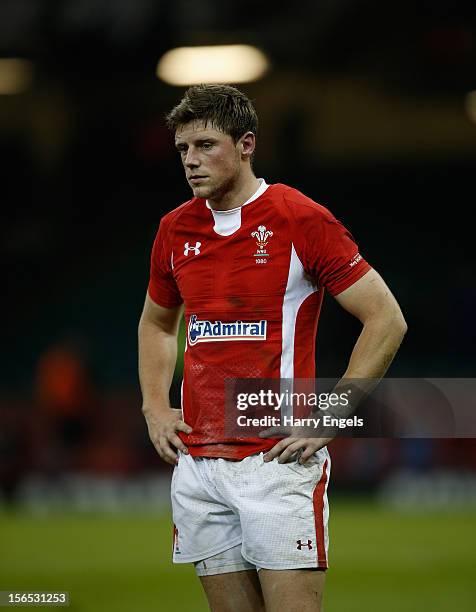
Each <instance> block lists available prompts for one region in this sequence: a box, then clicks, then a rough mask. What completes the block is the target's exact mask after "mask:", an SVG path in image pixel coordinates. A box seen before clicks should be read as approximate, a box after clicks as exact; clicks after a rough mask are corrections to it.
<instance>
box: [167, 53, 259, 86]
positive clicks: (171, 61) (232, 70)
mask: <svg viewBox="0 0 476 612" xmlns="http://www.w3.org/2000/svg"><path fill="white" fill-rule="evenodd" d="M268 68H269V61H268V59H267V57H266V55H265V54H264V53H263V52H262V51H260V49H257V48H256V47H251V46H250V45H215V46H205V47H177V48H176V49H171V50H170V51H167V53H165V55H163V56H162V58H161V59H160V61H159V63H158V65H157V76H158V77H159V78H160V79H162V80H163V81H165V82H166V83H168V84H169V85H195V84H198V83H230V82H232V83H246V82H249V81H255V80H256V79H259V78H260V77H261V76H263V75H264V74H265V72H266V71H267V70H268Z"/></svg>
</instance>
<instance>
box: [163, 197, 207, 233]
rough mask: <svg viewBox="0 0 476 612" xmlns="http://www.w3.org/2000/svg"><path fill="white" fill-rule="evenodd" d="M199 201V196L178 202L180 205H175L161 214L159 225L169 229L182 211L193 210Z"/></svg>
mask: <svg viewBox="0 0 476 612" xmlns="http://www.w3.org/2000/svg"><path fill="white" fill-rule="evenodd" d="M199 201H200V199H199V198H192V199H191V200H187V201H186V202H183V204H180V206H177V208H174V209H173V210H171V211H169V212H168V213H166V214H165V215H163V217H162V218H161V220H160V225H161V226H163V227H167V228H169V229H170V228H171V226H173V225H174V224H175V223H176V222H177V221H178V220H179V219H180V217H181V216H182V215H183V214H184V213H187V212H190V211H193V210H195V209H196V208H197V204H198V202H199Z"/></svg>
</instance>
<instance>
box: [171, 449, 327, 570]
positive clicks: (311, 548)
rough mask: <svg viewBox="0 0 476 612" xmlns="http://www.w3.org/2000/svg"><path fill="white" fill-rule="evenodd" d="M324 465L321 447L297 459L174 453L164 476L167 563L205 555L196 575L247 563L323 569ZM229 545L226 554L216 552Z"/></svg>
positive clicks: (324, 523) (244, 566) (325, 559)
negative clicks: (170, 534)
mask: <svg viewBox="0 0 476 612" xmlns="http://www.w3.org/2000/svg"><path fill="white" fill-rule="evenodd" d="M329 473H330V457H329V453H328V451H327V448H324V449H321V450H320V451H318V452H317V453H315V454H314V455H313V456H312V457H311V459H309V460H308V462H307V463H306V464H305V465H301V464H299V463H297V462H296V461H293V462H291V463H283V464H281V463H278V461H277V459H274V460H273V461H270V462H268V463H265V462H264V461H263V453H260V454H259V455H251V456H249V457H246V458H245V459H243V460H241V461H229V460H227V459H211V458H206V457H195V458H193V457H192V456H190V455H184V454H182V453H179V461H178V465H177V466H176V467H175V469H174V473H173V476H172V510H173V520H174V548H173V561H174V563H191V562H192V563H196V564H197V562H202V561H204V560H209V561H210V563H208V564H206V567H205V568H203V567H202V565H203V564H201V563H200V564H199V565H200V567H199V565H197V571H198V570H199V569H202V570H207V571H206V572H203V571H202V575H203V573H224V572H226V571H239V569H251V568H249V567H248V565H249V564H252V567H253V566H254V567H255V568H264V569H277V570H279V569H299V568H321V569H326V568H327V551H328V544H329V538H328V529H327V523H328V518H329V506H328V502H327V484H328V481H329ZM238 545H241V556H242V565H243V567H240V562H239V559H237V557H236V549H235V547H237V546H238ZM231 549H235V552H233V554H232V555H231V554H230V553H229V554H227V555H222V553H225V551H230V550H231ZM217 555H218V557H216V556H217ZM212 557H214V559H213V560H212V559H210V558H212ZM226 567H228V568H229V569H226ZM237 568H238V569H237ZM208 570H209V571H208ZM198 573H200V572H198Z"/></svg>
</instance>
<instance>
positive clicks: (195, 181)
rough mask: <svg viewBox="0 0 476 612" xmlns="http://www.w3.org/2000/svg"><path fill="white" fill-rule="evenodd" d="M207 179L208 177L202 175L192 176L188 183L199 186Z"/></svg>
mask: <svg viewBox="0 0 476 612" xmlns="http://www.w3.org/2000/svg"><path fill="white" fill-rule="evenodd" d="M207 178H208V177H207V176H205V175H202V174H192V176H190V177H189V178H188V181H189V183H192V185H198V184H199V183H201V182H202V181H204V180H205V179H207Z"/></svg>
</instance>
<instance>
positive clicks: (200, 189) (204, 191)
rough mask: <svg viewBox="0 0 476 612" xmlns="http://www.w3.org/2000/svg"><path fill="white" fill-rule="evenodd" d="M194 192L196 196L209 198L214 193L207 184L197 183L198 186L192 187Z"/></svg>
mask: <svg viewBox="0 0 476 612" xmlns="http://www.w3.org/2000/svg"><path fill="white" fill-rule="evenodd" d="M192 192H193V195H194V196H195V197H196V198H205V199H208V198H210V196H211V195H212V190H211V189H210V188H209V187H206V186H205V185H197V186H196V187H192Z"/></svg>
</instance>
